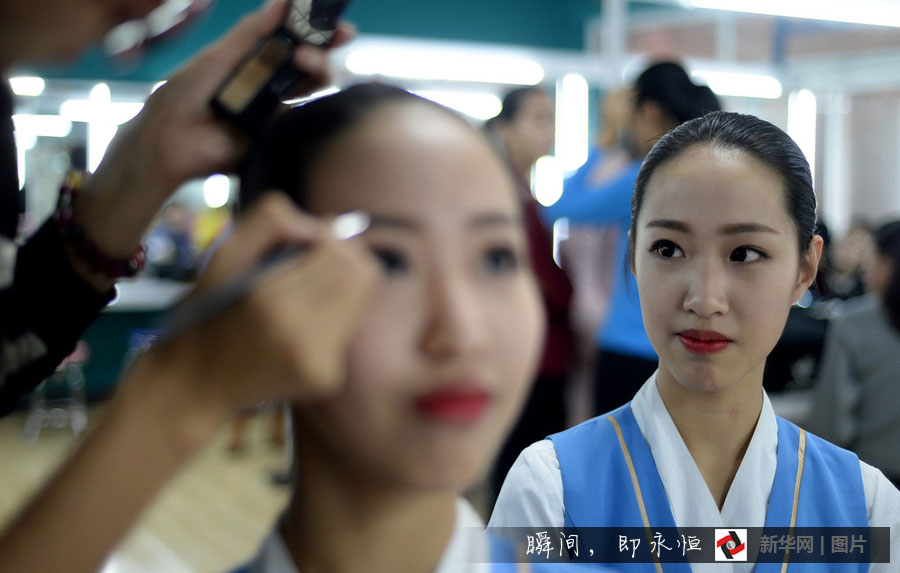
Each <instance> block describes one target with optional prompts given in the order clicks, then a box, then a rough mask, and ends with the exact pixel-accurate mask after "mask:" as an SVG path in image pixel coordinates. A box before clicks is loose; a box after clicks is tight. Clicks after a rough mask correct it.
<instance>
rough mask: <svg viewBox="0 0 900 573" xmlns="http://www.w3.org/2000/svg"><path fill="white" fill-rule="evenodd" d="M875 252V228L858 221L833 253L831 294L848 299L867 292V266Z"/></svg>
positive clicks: (829, 273) (829, 281) (829, 279)
mask: <svg viewBox="0 0 900 573" xmlns="http://www.w3.org/2000/svg"><path fill="white" fill-rule="evenodd" d="M871 251H872V231H871V230H870V229H869V227H868V226H866V225H865V224H863V223H860V222H857V223H856V224H854V225H853V226H852V227H851V228H850V230H849V231H847V233H846V234H845V235H844V236H843V237H841V239H840V240H838V241H835V242H834V244H833V245H832V246H831V251H830V252H829V256H828V262H829V265H828V267H826V283H827V284H828V290H829V296H830V297H833V298H839V299H842V300H847V299H849V298H853V297H857V296H861V295H863V294H865V293H866V288H865V283H864V282H863V276H862V275H863V265H864V263H865V261H866V259H867V258H868V256H869V253H870V252H871Z"/></svg>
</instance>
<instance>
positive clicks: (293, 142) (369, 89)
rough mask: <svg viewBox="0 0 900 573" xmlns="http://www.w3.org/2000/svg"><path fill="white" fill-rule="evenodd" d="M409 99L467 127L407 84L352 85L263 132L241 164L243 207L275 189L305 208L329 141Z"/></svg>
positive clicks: (282, 117) (297, 110) (287, 115)
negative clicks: (314, 172) (405, 86)
mask: <svg viewBox="0 0 900 573" xmlns="http://www.w3.org/2000/svg"><path fill="white" fill-rule="evenodd" d="M404 102H406V103H411V104H419V105H425V106H430V107H432V108H434V109H436V110H439V111H440V112H441V113H446V114H447V116H448V117H453V118H454V119H456V120H458V121H459V122H460V123H461V124H464V125H466V126H467V127H468V124H467V123H466V122H465V120H463V119H462V118H460V117H459V116H458V115H457V114H455V113H454V112H452V111H450V110H448V109H447V108H444V107H443V106H440V105H438V104H436V103H434V102H431V101H429V100H426V99H424V98H421V97H419V96H417V95H414V94H411V93H409V92H408V91H406V90H404V89H402V88H399V87H396V86H392V85H389V84H383V83H375V82H372V83H364V84H357V85H354V86H351V87H349V88H347V89H344V90H342V91H340V92H338V93H336V94H333V95H329V96H325V97H322V98H319V99H317V100H314V101H311V102H309V103H306V104H304V105H300V106H297V107H294V108H291V109H289V110H288V111H286V112H284V113H283V114H281V115H280V116H278V117H277V118H276V119H275V120H274V121H273V122H272V124H271V125H269V126H268V127H267V128H266V129H265V130H264V131H263V133H262V135H261V136H260V138H259V140H258V141H257V142H256V143H255V144H254V146H253V148H252V149H251V150H250V152H249V154H248V155H247V158H246V160H245V161H244V164H243V166H242V168H241V172H240V179H241V190H240V199H239V207H240V209H242V210H243V209H246V208H247V207H248V206H249V205H250V204H252V203H253V202H254V201H256V199H258V198H259V196H260V195H262V194H263V193H265V192H266V191H269V190H271V189H279V190H282V191H285V192H287V194H288V195H289V196H290V197H291V199H293V200H294V201H295V202H296V203H297V204H298V205H299V206H300V207H306V202H307V200H308V197H307V195H308V191H309V189H308V184H309V177H310V172H311V170H312V168H313V166H314V165H315V163H316V161H317V160H318V159H319V158H320V156H321V154H322V152H323V151H324V150H325V149H326V148H327V146H328V144H329V143H330V142H331V141H333V140H334V139H335V138H336V137H338V136H339V135H341V134H342V133H344V132H346V131H348V130H350V129H351V128H353V127H356V126H357V125H359V124H360V123H362V122H363V120H365V119H366V118H367V117H369V116H370V115H371V114H372V113H373V112H374V111H376V110H378V109H380V108H381V107H383V106H386V105H390V104H399V103H404Z"/></svg>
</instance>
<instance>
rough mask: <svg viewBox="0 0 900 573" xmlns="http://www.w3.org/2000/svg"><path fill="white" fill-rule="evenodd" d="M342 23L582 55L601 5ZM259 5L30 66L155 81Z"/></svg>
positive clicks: (367, 8) (400, 8)
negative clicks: (151, 40) (140, 50)
mask: <svg viewBox="0 0 900 573" xmlns="http://www.w3.org/2000/svg"><path fill="white" fill-rule="evenodd" d="M353 1H354V4H352V5H351V7H350V9H349V10H348V12H347V18H348V19H349V20H351V21H352V22H354V23H355V24H356V25H357V27H358V28H359V31H360V33H362V34H380V35H395V36H407V37H417V38H432V39H451V40H464V41H472V42H488V43H501V44H519V45H530V46H537V47H542V48H558V49H568V50H580V49H581V48H582V47H583V45H584V22H585V21H586V20H587V19H588V18H590V17H591V16H592V15H596V14H599V12H600V0H453V1H444V0H432V1H427V0H424V1H422V0H353ZM259 4H260V0H218V1H217V2H216V3H215V4H214V6H213V8H212V9H211V10H210V11H209V13H207V14H206V15H204V16H203V17H202V19H201V20H200V21H198V22H195V23H193V24H192V25H191V26H189V27H188V28H187V29H186V30H184V31H182V32H181V33H180V34H179V35H178V36H177V37H173V38H171V39H169V40H168V41H166V42H164V43H163V44H161V45H159V46H155V47H154V48H152V49H151V50H150V51H149V52H148V53H147V54H144V56H143V57H142V58H141V60H140V61H139V62H126V63H117V62H112V61H109V60H107V59H106V58H105V57H104V56H103V54H102V52H101V51H100V50H99V49H93V50H91V51H89V52H88V53H86V54H85V55H84V56H83V57H82V58H81V59H80V60H78V61H77V62H75V63H74V64H72V65H68V66H56V67H45V68H30V69H28V70H22V71H29V72H34V73H39V74H41V75H44V76H45V77H55V78H79V79H107V80H133V81H148V82H149V81H157V80H159V79H162V78H164V77H167V76H168V75H170V74H171V73H172V72H173V71H175V70H176V69H177V68H178V66H180V65H181V64H182V63H183V62H184V61H186V60H187V59H189V58H190V57H191V56H192V55H193V54H195V53H196V52H197V51H198V50H200V49H201V48H202V47H203V46H206V45H208V44H209V43H210V42H212V41H213V40H215V39H216V38H218V37H219V36H220V35H221V34H222V33H223V32H224V31H225V30H227V29H228V28H230V27H231V26H232V25H233V24H234V22H236V21H237V20H238V19H239V18H240V17H241V15H242V14H244V13H246V12H248V11H250V10H252V9H253V8H254V7H256V6H258V5H259Z"/></svg>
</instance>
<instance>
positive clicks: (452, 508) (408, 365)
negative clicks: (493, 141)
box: [241, 84, 544, 573]
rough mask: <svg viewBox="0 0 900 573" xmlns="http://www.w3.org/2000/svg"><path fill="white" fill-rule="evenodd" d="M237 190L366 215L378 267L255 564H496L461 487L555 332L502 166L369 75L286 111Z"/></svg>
mask: <svg viewBox="0 0 900 573" xmlns="http://www.w3.org/2000/svg"><path fill="white" fill-rule="evenodd" d="M241 185H242V188H241V203H242V206H246V205H248V204H250V203H253V202H254V201H256V200H258V197H260V196H265V194H266V193H265V192H266V190H269V189H272V188H278V189H284V190H285V191H286V192H287V193H288V194H289V195H290V196H291V197H292V198H293V199H294V200H295V201H296V202H297V203H298V204H299V205H300V206H301V207H302V208H303V209H306V210H308V211H310V212H312V213H315V214H318V215H323V216H328V215H336V214H340V213H344V212H348V211H355V210H362V211H363V212H365V213H367V214H368V215H369V217H370V220H371V223H370V226H369V228H368V230H367V231H366V232H365V234H364V235H363V236H362V238H361V239H360V240H362V241H363V242H364V243H365V244H366V245H367V246H368V248H369V249H370V250H371V252H372V253H373V255H374V257H375V258H376V259H377V260H378V261H380V264H381V269H382V271H383V272H382V276H381V279H380V284H379V285H378V286H377V288H376V289H375V293H374V295H373V297H372V299H371V300H370V302H369V307H368V312H366V313H365V314H364V315H363V318H362V320H361V322H360V323H359V326H358V329H357V331H356V333H355V335H354V336H353V338H351V342H350V344H349V346H348V349H347V353H346V361H345V364H344V366H345V368H344V371H343V372H342V374H341V376H340V377H339V379H338V380H336V384H335V385H334V387H333V388H331V389H330V391H329V392H328V393H327V395H325V396H322V393H319V396H320V397H318V398H316V399H309V400H295V401H294V404H293V411H292V418H293V423H294V460H295V464H296V465H295V472H294V475H295V477H294V483H293V496H292V499H291V502H290V504H289V506H288V508H287V509H286V511H285V513H284V515H283V516H282V518H281V520H280V521H279V523H278V524H277V527H276V529H275V531H274V532H273V533H272V535H270V536H269V537H268V539H267V540H266V541H265V542H264V543H263V546H262V548H261V551H260V553H259V555H258V556H257V557H256V559H255V560H254V561H253V562H252V563H250V564H249V565H248V566H247V567H246V568H245V570H248V571H253V572H278V573H288V572H291V571H298V570H299V571H367V572H380V571H383V572H390V573H402V572H406V571H408V572H422V571H435V570H437V571H441V572H444V571H449V570H452V571H491V570H497V569H494V568H493V567H492V566H491V565H489V564H488V563H487V562H488V560H489V559H493V560H494V561H496V560H497V559H498V557H497V554H496V553H492V552H491V551H492V549H490V548H489V544H488V542H487V541H486V539H485V537H484V535H483V529H482V528H483V523H482V522H481V520H480V519H479V518H478V516H477V515H476V513H475V511H474V510H473V508H472V507H471V506H470V505H469V504H468V503H467V502H465V501H463V500H462V499H461V498H460V497H459V495H460V492H461V491H462V490H463V489H465V488H466V487H468V486H470V485H472V484H473V483H475V482H476V481H477V480H478V479H480V478H481V477H482V476H483V474H484V473H485V472H486V471H487V470H488V468H489V465H490V462H491V459H492V457H493V455H494V453H495V452H496V450H497V448H498V447H499V445H500V443H501V441H502V439H503V437H504V436H505V434H506V432H507V431H508V430H509V428H510V426H511V425H512V423H513V421H514V419H515V417H516V415H517V414H518V412H519V409H520V407H521V405H522V402H523V400H524V398H525V395H526V394H527V392H528V387H529V383H530V381H531V379H532V376H533V374H534V370H535V367H536V366H537V361H538V358H539V352H540V349H541V343H542V340H543V329H544V317H543V315H542V312H541V306H540V299H539V292H538V288H537V284H536V282H535V279H534V276H533V274H532V271H531V268H530V266H529V262H528V246H527V242H526V238H525V232H524V230H523V223H522V214H521V210H520V207H519V203H518V199H517V196H516V192H515V189H514V186H513V185H514V183H513V181H512V179H511V177H510V176H509V173H508V171H507V170H506V167H505V165H504V164H503V162H502V160H500V158H499V157H498V156H497V154H496V153H495V152H494V150H493V149H492V148H491V146H490V144H489V142H488V141H487V140H486V139H485V138H484V137H483V135H481V134H479V133H478V132H476V131H474V130H473V129H472V128H471V127H470V126H469V125H468V124H467V123H466V122H465V121H464V120H463V119H461V118H460V117H458V116H456V115H455V114H453V113H452V112H450V111H448V110H446V109H444V108H442V107H440V106H438V105H436V104H433V103H431V102H428V101H426V100H423V99H421V98H418V97H416V96H413V95H411V94H409V93H408V92H405V91H403V90H401V89H399V88H395V87H391V86H387V85H383V84H365V85H359V86H355V87H351V88H349V89H347V90H344V91H342V92H340V93H338V94H335V95H332V96H328V97H325V98H322V99H319V100H316V101H313V102H311V103H309V104H307V105H304V106H302V107H298V108H294V109H292V110H290V111H288V112H287V113H285V114H284V115H282V116H281V117H280V118H279V119H278V120H277V121H276V122H275V123H274V124H273V126H271V128H270V129H268V130H267V132H266V134H265V135H264V136H263V138H262V140H261V142H260V144H259V145H258V146H257V148H256V150H255V151H254V152H253V153H252V155H251V159H250V161H249V162H248V164H247V166H246V169H245V171H244V173H243V177H242V182H241ZM329 295H330V293H329V290H328V288H327V285H323V290H322V293H321V296H322V297H323V300H326V299H327V298H328V297H329ZM513 569H514V567H513Z"/></svg>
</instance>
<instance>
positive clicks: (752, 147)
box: [630, 111, 816, 257]
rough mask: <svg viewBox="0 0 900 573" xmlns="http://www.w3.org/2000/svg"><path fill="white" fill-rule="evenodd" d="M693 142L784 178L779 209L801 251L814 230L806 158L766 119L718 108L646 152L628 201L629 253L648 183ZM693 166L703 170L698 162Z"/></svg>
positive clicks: (678, 129) (790, 140)
mask: <svg viewBox="0 0 900 573" xmlns="http://www.w3.org/2000/svg"><path fill="white" fill-rule="evenodd" d="M697 145H708V146H710V147H714V148H719V149H728V150H735V151H741V152H743V153H746V154H747V155H749V156H751V157H753V158H754V159H756V160H757V161H759V162H760V163H762V164H763V165H765V166H766V167H768V168H769V169H771V170H773V171H775V172H776V173H778V174H779V175H780V176H781V180H782V181H783V182H784V201H785V209H786V210H787V213H788V215H789V216H790V218H791V220H792V221H793V222H794V225H795V227H796V229H797V241H798V243H799V250H800V255H801V257H802V256H803V255H804V254H806V252H807V251H808V249H809V244H810V240H812V238H813V236H814V235H815V231H816V194H815V191H813V183H812V174H811V173H810V170H809V163H808V162H807V161H806V157H805V156H804V155H803V152H802V151H801V150H800V148H799V147H798V146H797V144H796V143H794V140H793V139H791V138H790V136H789V135H788V134H786V133H785V132H784V131H782V130H781V129H779V128H778V127H776V126H775V125H772V124H771V123H769V122H768V121H765V120H762V119H759V118H758V117H755V116H752V115H743V114H739V113H732V112H724V111H717V112H713V113H709V114H707V115H705V116H703V117H701V118H697V119H694V120H691V121H688V122H686V123H683V124H681V125H680V126H678V127H676V128H675V129H673V130H672V131H670V132H669V133H667V134H666V135H665V136H663V138H662V139H660V140H659V141H658V142H657V143H656V145H654V146H653V149H651V150H650V153H649V154H647V158H646V159H645V160H644V164H643V165H642V166H641V170H640V172H639V173H638V176H637V179H636V180H635V183H634V195H633V196H632V199H631V229H632V231H631V241H630V248H631V250H632V254H633V251H634V243H635V235H636V232H637V220H638V215H640V212H641V207H642V206H643V203H644V197H645V195H646V193H647V184H648V182H649V181H650V179H651V178H652V177H653V174H654V173H656V170H657V169H658V168H659V166H660V165H663V164H665V163H666V162H668V161H671V160H673V159H675V158H676V157H678V156H679V155H681V154H683V153H684V152H685V151H687V150H688V149H690V148H692V147H694V146H697ZM696 168H697V169H698V170H699V169H703V166H702V165H698V166H696Z"/></svg>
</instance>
